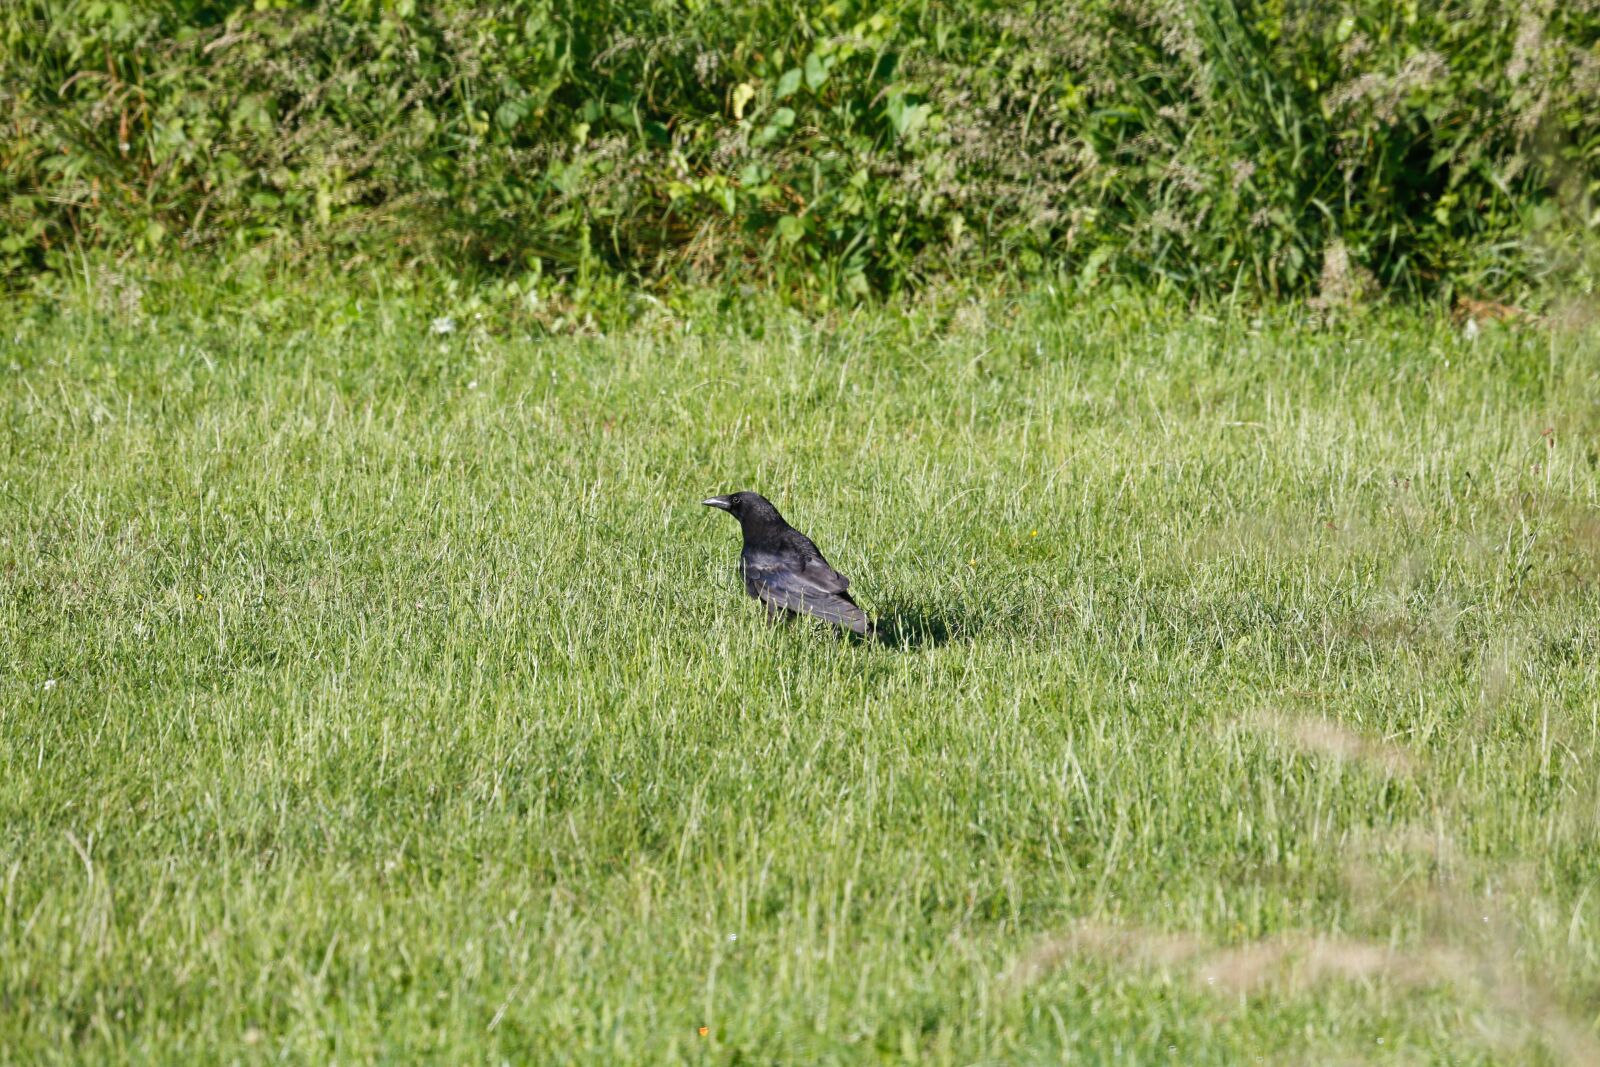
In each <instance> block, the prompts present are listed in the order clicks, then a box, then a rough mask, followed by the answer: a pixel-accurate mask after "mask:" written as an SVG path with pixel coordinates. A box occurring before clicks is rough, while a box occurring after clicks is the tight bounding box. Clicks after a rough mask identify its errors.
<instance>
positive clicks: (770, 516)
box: [700, 493, 874, 636]
mask: <svg viewBox="0 0 1600 1067" xmlns="http://www.w3.org/2000/svg"><path fill="white" fill-rule="evenodd" d="M700 503H702V504H704V505H706V506H707V507H713V508H721V509H722V510H723V511H726V512H727V513H728V514H729V515H732V516H733V517H734V518H736V519H738V520H739V525H740V527H741V528H743V530H744V551H742V552H741V553H739V573H740V575H741V576H742V577H743V578H744V589H745V592H747V593H749V594H750V595H751V596H753V597H755V598H756V599H757V600H759V601H761V603H763V604H765V605H766V606H767V618H769V619H773V620H777V619H780V618H781V619H789V618H793V617H794V616H795V615H801V614H804V615H812V616H815V617H816V618H819V619H821V620H822V621H823V622H828V623H832V624H833V625H835V626H840V627H843V628H844V629H846V630H851V631H853V632H855V633H858V634H861V635H863V636H871V635H872V634H873V632H874V628H873V625H872V623H871V622H870V621H869V620H868V619H867V616H866V613H865V612H863V611H862V610H861V609H860V608H859V607H857V606H856V602H855V601H854V600H852V599H851V598H850V594H849V592H847V590H848V589H849V588H850V579H848V578H846V577H845V576H844V575H842V574H840V573H839V572H838V571H836V570H834V569H833V568H832V567H830V566H828V561H827V560H825V559H823V558H822V553H821V552H818V551H817V546H816V545H814V544H812V543H811V538H809V537H807V536H806V535H805V534H803V533H801V532H800V531H799V530H796V529H795V528H794V527H793V526H790V525H789V524H788V523H786V522H784V521H783V516H782V515H779V514H778V509H777V508H775V507H773V506H772V503H771V501H769V500H768V499H767V498H766V497H764V496H762V495H761V494H760V493H729V494H728V495H727V496H714V497H712V498H711V499H709V500H702V501H701V502H700Z"/></svg>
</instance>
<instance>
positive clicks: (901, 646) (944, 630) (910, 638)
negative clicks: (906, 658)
mask: <svg viewBox="0 0 1600 1067" xmlns="http://www.w3.org/2000/svg"><path fill="white" fill-rule="evenodd" d="M976 631H977V627H976V626H974V625H971V624H970V623H969V622H968V621H967V620H965V619H962V618H958V617H952V616H951V615H950V614H949V613H948V612H943V611H941V612H931V611H927V610H925V609H923V608H921V607H918V606H916V605H912V604H889V605H886V606H884V608H883V609H882V610H880V611H879V612H878V641H879V642H880V643H881V644H882V645H883V647H885V648H893V649H898V650H901V651H907V652H909V651H911V650H913V649H919V648H938V647H939V646H940V645H947V644H950V643H951V642H953V641H969V640H971V639H972V636H973V634H974V633H975V632H976Z"/></svg>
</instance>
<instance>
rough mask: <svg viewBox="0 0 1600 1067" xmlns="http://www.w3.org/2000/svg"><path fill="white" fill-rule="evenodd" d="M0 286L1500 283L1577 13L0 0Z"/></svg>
mask: <svg viewBox="0 0 1600 1067" xmlns="http://www.w3.org/2000/svg"><path fill="white" fill-rule="evenodd" d="M0 40H3V48H4V51H3V53H0V119H3V121H4V123H5V126H6V128H7V131H8V136H7V137H6V138H5V139H4V140H3V141H0V222H3V224H4V228H5V232H4V235H3V237H0V271H4V272H5V273H6V274H8V275H10V276H12V277H21V276H26V275H27V274H30V273H33V272H37V271H41V270H51V269H55V270H60V269H63V268H64V267H65V266H67V265H68V264H69V263H70V259H71V255H72V253H73V251H74V250H77V249H81V248H85V247H96V246H106V247H110V248H112V249H132V250H137V251H142V252H147V253H148V252H155V251H158V250H161V249H170V248H177V247H183V248H190V247H193V248H206V249H231V248H236V247H237V248H246V247H258V246H261V245H262V244H264V243H265V244H269V245H272V246H276V247H279V248H283V249H288V250H299V251H318V252H325V251H334V252H338V253H340V254H342V255H346V256H356V255H364V256H384V257H395V256H398V257H430V258H438V259H444V260H450V259H453V258H455V257H465V256H470V257H471V258H472V259H474V260H476V261H478V262H482V263H490V264H498V265H504V266H508V267H512V268H515V269H519V270H545V271H548V270H550V269H552V268H555V269H560V270H568V271H575V272H579V273H585V272H598V271H606V272H612V273H619V274H621V275H624V276H629V277H634V278H637V279H639V280H641V281H650V280H655V279H664V278H685V277H713V276H714V277H722V278H727V277H734V278H742V279H748V280H750V281H754V282H760V283H766V284H777V285H780V286H784V287H789V288H803V289H808V290H813V291H816V292H819V293H824V294H842V293H863V292H867V291H872V290H877V291H886V290H894V289H897V288H900V287H903V286H907V285H916V284H920V283H922V282H925V281H927V280H930V279H934V278H937V277H939V276H941V275H944V274H946V273H949V272H954V271H962V272H969V273H970V272H972V271H976V270H983V269H1004V270H1008V271H1011V270H1016V271H1022V272H1032V271H1040V270H1052V271H1061V270H1065V271H1070V272H1074V273H1077V274H1080V275H1083V276H1086V277H1092V276H1095V275H1097V274H1099V273H1103V272H1108V271H1109V272H1117V273H1119V274H1121V275H1124V276H1131V277H1137V278H1142V279H1147V280H1166V281H1169V282H1171V283H1175V284H1177V285H1179V286H1181V287H1184V288H1185V289H1189V290H1192V291H1196V292H1202V293H1216V292H1224V291H1231V290H1234V289H1239V288H1243V289H1246V290H1251V291H1257V292H1267V293H1281V292H1294V291H1302V292H1304V291H1317V290H1319V289H1320V290H1321V291H1322V294H1323V296H1324V297H1325V298H1346V297H1349V296H1351V295H1354V294H1356V293H1358V292H1359V291H1360V290H1362V289H1363V288H1365V287H1367V286H1368V285H1370V284H1371V283H1374V282H1376V283H1381V284H1383V285H1385V286H1391V287H1392V286H1401V287H1408V288H1413V287H1414V288H1423V289H1434V288H1440V287H1445V288H1448V287H1460V286H1466V287H1470V288H1471V289H1473V290H1474V291H1483V292H1490V291H1514V290H1515V289H1517V288H1518V287H1519V286H1522V285H1524V284H1526V283H1527V282H1529V281H1530V280H1531V279H1533V278H1534V277H1535V276H1536V275H1537V274H1538V272H1540V271H1541V270H1543V269H1546V268H1547V267H1548V265H1549V264H1550V263H1551V262H1552V259H1551V256H1552V247H1553V245H1552V239H1553V238H1554V237H1555V236H1558V235H1560V234H1562V233H1563V232H1564V233H1566V234H1567V235H1569V236H1570V235H1571V234H1572V233H1573V232H1574V231H1577V232H1582V231H1586V230H1592V229H1594V228H1595V227H1596V224H1597V219H1596V217H1595V215H1594V214H1593V211H1594V209H1593V206H1592V199H1593V195H1594V193H1595V192H1596V189H1597V172H1600V44H1597V42H1600V2H1597V0H1583V2H1574V0H1533V2H1531V3H1528V4H1524V5H1520V6H1519V5H1510V4H1505V3H1503V2H1502V0H1431V2H1430V0H1410V2H1398V3H1397V2H1393V0H1329V2H1325V3H1315V4H1313V3H1300V2H1294V0H1239V2H1226V0H1192V2H1158V0H1071V2H1061V3H1003V2H998V0H978V2H961V3H939V2H936V0H886V2H883V3H879V4H875V5H867V4H863V3H856V2H853V0H834V2H832V3H825V4H824V3H814V2H800V0H790V2H784V0H752V2H750V3H743V4H719V3H712V2H708V0H590V2H587V3H570V2H567V0H518V2H512V3H499V4H492V5H490V4H483V5H474V4H471V3H466V2H459V0H446V2H439V3H428V4H418V3H414V2H412V0H391V2H378V0H344V2H338V3H335V2H325V3H315V4H299V5H296V4H287V3H282V2H277V3H272V2H266V0H257V2H256V3H254V4H247V3H222V2H201V0H161V2H146V3H137V2H106V0H92V2H83V0H11V2H10V3H8V4H6V5H5V6H4V8H3V11H0Z"/></svg>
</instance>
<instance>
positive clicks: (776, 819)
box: [0, 289, 1600, 1064]
mask: <svg viewBox="0 0 1600 1067" xmlns="http://www.w3.org/2000/svg"><path fill="white" fill-rule="evenodd" d="M353 293H354V289H352V291H351V294H350V295H341V294H340V293H339V292H337V291H333V292H330V293H327V294H324V295H321V296H317V297H310V296H307V295H305V294H304V293H303V292H299V293H297V292H295V291H287V292H285V293H283V294H277V295H261V296H260V297H259V298H258V299H256V300H253V301H251V300H243V299H241V300H238V301H236V302H234V303H230V302H229V300H227V299H221V298H219V299H218V300H217V301H216V302H215V303H214V305H212V306H209V307H208V309H207V310H205V311H203V312H194V313H185V312H182V311H181V310H170V311H165V312H160V313H156V314H153V315H150V316H148V317H144V318H132V317H129V315H128V313H126V312H123V313H115V314H91V313H89V312H87V311H83V310H81V309H78V308H75V307H74V306H71V305H65V306H63V307H62V308H60V309H58V310H54V311H51V312H50V313H48V314H46V313H44V312H37V311H35V312H29V311H24V310H14V311H13V312H11V313H9V314H8V315H7V316H6V319H5V323H4V330H3V335H0V416H3V419H4V429H3V431H0V443H3V446H0V1059H3V1060H5V1061H7V1062H41V1063H48V1062H57V1061H60V1062H67V1061H87V1062H106V1061H112V1060H116V1061H134V1062H158V1061H159V1062H171V1063H178V1062H218V1061H226V1062H244V1063H250V1062H266V1061H269V1060H286V1061H290V1062H319V1061H335V1060H336V1061H338V1062H341V1063H353V1062H377V1061H387V1062H417V1061H430V1062H449V1063H478V1062H500V1061H502V1060H505V1061H510V1062H541V1063H553V1062H565V1061H573V1062H590V1063H608V1064H609V1063H640V1064H660V1063H674V1062H693V1063H744V1064H750V1063H776V1062H784V1063H812V1062H817V1063H864V1062H929V1063H951V1064H968V1063H1001V1062H1006V1063H1029V1062H1038V1063H1055V1062H1061V1061H1062V1060H1063V1059H1064V1058H1067V1057H1070V1058H1071V1060H1072V1061H1073V1062H1080V1063H1095V1062H1103V1063H1119V1064H1120V1063H1130V1062H1138V1063H1183V1064H1205V1063H1212V1064H1234V1063H1254V1062H1264V1063H1292V1062H1299V1063H1308V1062H1332V1061H1337V1062H1373V1063H1395V1064H1419V1063H1440V1064H1444V1063H1450V1064H1488V1063H1506V1064H1520V1063H1529V1062H1548V1063H1572V1064H1578V1063H1589V1062H1594V1061H1593V1060H1592V1059H1591V1058H1590V1057H1591V1056H1593V1055H1594V1053H1595V1050H1596V1049H1597V1048H1600V1030H1597V1020H1600V893H1597V892H1596V891H1595V884H1596V881H1597V879H1600V803H1597V798H1600V790H1597V784H1600V783H1597V773H1596V767H1597V756H1600V684H1597V682H1600V677H1597V666H1596V665H1597V654H1600V601H1597V590H1600V477H1597V454H1596V448H1597V445H1596V441H1597V440H1600V369H1597V368H1600V362H1597V359H1596V357H1597V355H1600V345H1597V344H1596V342H1595V339H1594V336H1593V335H1592V334H1588V335H1585V334H1581V333H1556V332H1548V331H1544V330H1541V329H1536V328H1527V329H1522V330H1517V331H1512V330H1505V329H1500V328H1488V329H1486V330H1485V331H1484V333H1483V335H1482V336H1481V337H1479V338H1478V339H1477V341H1476V342H1475V343H1468V342H1467V341H1466V340H1464V339H1463V338H1462V337H1461V334H1460V331H1459V330H1458V329H1455V328H1453V327H1452V326H1451V324H1450V323H1449V322H1448V321H1447V320H1445V319H1444V318H1442V317H1435V316H1433V315H1432V314H1431V313H1423V312H1411V313H1399V312H1395V313H1382V314H1376V315H1373V316H1369V317H1366V318H1361V319H1357V320H1354V321H1351V322H1346V323H1342V324H1341V323H1334V324H1327V325H1318V324H1315V323H1312V322H1309V321H1302V319H1301V318H1297V316H1296V313H1294V312H1292V311H1281V312H1274V313H1271V314H1268V315H1266V316H1265V317H1264V318H1263V319H1260V320H1252V319H1250V318H1249V316H1247V315H1244V314H1242V313H1241V314H1238V315H1223V316H1220V317H1218V318H1212V317H1208V316H1205V315H1199V314H1195V313H1192V312H1190V311H1188V310H1186V309H1183V308H1179V307H1175V306H1171V305H1167V304H1162V303H1159V302H1143V301H1139V300H1134V299H1126V298H1125V299H1115V300H1105V299H1090V298H1087V297H1085V298H1074V299H1072V300H1066V299H1051V298H1048V297H1046V296H1045V295H1043V294H1041V295H1039V296H1036V297H1032V298H1029V299H1027V300H1024V301H1022V302H1020V303H1017V304H999V303H996V304H993V305H990V306H988V307H982V306H978V305H962V306H959V307H956V308H954V309H953V313H948V314H947V313H943V312H934V311H929V312H926V313H921V314H917V315H910V316H907V315H894V314H890V313H887V312H884V313H873V314H865V313H863V314H861V315H858V316H856V317H854V318H840V319H837V320H834V321H830V322H827V323H815V322H807V321H805V320H803V319H801V318H798V317H795V316H793V315H790V314H787V313H782V312H778V311H772V312H771V313H770V314H769V313H767V312H764V311H747V312H739V313H733V312H730V313H728V314H725V315H721V316H718V315H713V314H709V313H707V314H696V315H680V316H678V317H674V316H673V315H671V314H669V313H668V312H667V311H665V310H662V311H659V312H656V313H654V314H653V315H652V316H650V317H648V318H647V319H645V320H644V321H643V322H641V323H640V324H639V325H637V326H635V327H634V328H632V329H630V330H628V331H626V332H624V333H619V334H616V335H614V336H611V337H604V338H602V337H590V338H543V339H535V338H529V337H519V336H514V335H511V334H506V335H496V336H491V335H489V334H486V333H483V332H481V331H479V330H478V328H477V327H475V326H473V324H472V322H471V321H470V320H463V322H462V324H461V326H462V328H461V329H460V330H459V331H458V332H457V333H455V334H453V335H450V336H448V337H443V338H441V337H436V336H433V335H431V334H430V333H429V330H428V316H427V315H426V314H424V313H422V312H421V311H419V310H417V309H416V308H415V307H413V306H412V305H409V304H406V303H404V302H403V301H401V300H400V299H398V298H394V299H388V298H383V297H374V296H366V297H363V298H361V299H357V298H356V296H354V295H353ZM950 310H951V309H946V311H950ZM1547 427H1553V428H1554V433H1553V435H1544V434H1543V433H1542V431H1544V430H1545V429H1546V428H1547ZM742 488H751V489H758V490H760V491H762V492H765V493H766V494H768V495H770V496H771V497H772V498H773V499H774V500H775V501H776V502H777V504H778V505H779V507H780V508H781V509H782V510H783V511H784V513H785V515H786V516H788V517H789V518H790V519H791V520H792V521H793V522H794V523H795V524H796V525H798V526H799V527H801V528H802V529H804V530H805V531H807V532H808V533H809V534H811V535H812V537H813V538H814V539H815V540H816V541H817V543H818V544H819V545H820V546H821V547H822V549H823V551H824V552H825V553H827V555H828V557H829V559H830V560H831V561H832V562H833V563H834V564H835V565H836V566H837V567H838V568H839V569H840V570H841V571H843V572H844V573H846V574H848V575H849V576H850V577H851V578H852V580H853V587H854V589H855V590H857V591H858V592H859V595H860V598H861V599H862V601H863V603H864V604H865V605H866V606H867V607H869V609H871V610H872V611H873V612H874V613H876V614H878V615H880V616H881V617H883V618H885V619H886V620H888V622H889V624H890V627H891V628H892V629H894V630H895V631H896V632H897V633H898V635H899V636H898V639H897V640H895V641H893V642H891V643H890V644H889V646H888V647H878V646H873V645H865V644H861V643H858V642H853V641H841V640H836V639H834V638H833V637H831V636H830V635H829V634H827V633H825V632H823V631H820V630H818V629H815V628H813V627H810V626H804V625H800V626H791V627H785V628H780V629H769V628H767V627H766V626H764V625H763V622H762V617H761V610H760V608H759V607H758V606H757V605H756V604H754V603H753V602H751V601H749V600H747V599H746V598H745V597H744V596H743V595H742V592H741V591H740V589H739V587H738V584H737V581H736V578H735V574H734V563H735V559H736V554H737V532H736V528H735V526H734V524H733V523H731V522H729V521H728V519H727V518H726V516H723V515H720V514H716V513H713V512H711V511H710V510H709V509H706V508H703V507H701V506H700V505H699V504H698V501H699V500H700V499H701V498H702V497H704V496H706V495H708V494H709V493H711V492H714V491H723V490H733V489H742ZM700 1027H705V1028H706V1029H707V1033H706V1034H705V1035H704V1036H702V1035H701V1034H700V1033H699V1032H698V1031H699V1028H700Z"/></svg>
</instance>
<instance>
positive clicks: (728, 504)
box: [700, 492, 783, 529]
mask: <svg viewBox="0 0 1600 1067" xmlns="http://www.w3.org/2000/svg"><path fill="white" fill-rule="evenodd" d="M700 503H702V504H704V505H705V506H706V507H708V508H721V509H722V510H723V511H726V512H727V513H728V514H729V515H732V516H733V517H734V518H736V519H738V520H739V525H740V526H743V527H745V528H747V529H748V528H749V527H751V526H752V525H754V526H767V525H772V524H782V522H783V516H782V515H779V514H778V509H777V508H775V507H773V506H772V502H771V501H770V500H768V499H767V498H766V497H764V496H762V495H761V494H760V493H749V492H745V493H728V494H727V495H726V496H714V497H709V498H707V499H705V500H702V501H700Z"/></svg>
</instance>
